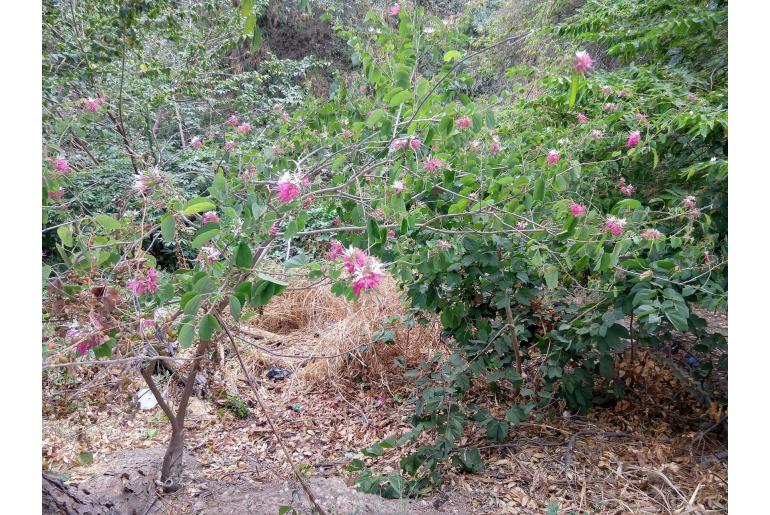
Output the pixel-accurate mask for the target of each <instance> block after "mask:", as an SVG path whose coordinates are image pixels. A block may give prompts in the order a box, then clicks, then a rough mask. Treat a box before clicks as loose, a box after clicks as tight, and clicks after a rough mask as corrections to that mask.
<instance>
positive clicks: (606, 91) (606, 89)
mask: <svg viewBox="0 0 770 515" xmlns="http://www.w3.org/2000/svg"><path fill="white" fill-rule="evenodd" d="M599 91H601V92H602V95H604V96H605V97H608V96H610V95H612V87H610V86H602V87H601V88H599Z"/></svg>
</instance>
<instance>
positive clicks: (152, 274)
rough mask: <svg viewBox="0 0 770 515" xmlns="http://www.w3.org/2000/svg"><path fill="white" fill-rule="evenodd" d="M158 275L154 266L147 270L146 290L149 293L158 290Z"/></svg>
mask: <svg viewBox="0 0 770 515" xmlns="http://www.w3.org/2000/svg"><path fill="white" fill-rule="evenodd" d="M158 275H159V274H158V271H157V270H155V269H154V268H150V269H149V270H147V279H146V284H147V290H148V291H149V292H150V293H155V292H156V291H158Z"/></svg>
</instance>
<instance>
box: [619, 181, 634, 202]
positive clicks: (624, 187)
mask: <svg viewBox="0 0 770 515" xmlns="http://www.w3.org/2000/svg"><path fill="white" fill-rule="evenodd" d="M618 189H620V192H621V193H622V194H623V195H625V196H626V197H630V196H631V195H633V194H634V191H636V188H634V187H633V186H632V185H631V184H626V180H625V179H624V178H623V177H621V178H620V181H619V182H618Z"/></svg>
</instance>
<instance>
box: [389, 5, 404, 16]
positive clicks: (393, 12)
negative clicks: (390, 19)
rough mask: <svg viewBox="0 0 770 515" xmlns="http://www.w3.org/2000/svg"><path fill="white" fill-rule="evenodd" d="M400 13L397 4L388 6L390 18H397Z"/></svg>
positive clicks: (399, 7)
mask: <svg viewBox="0 0 770 515" xmlns="http://www.w3.org/2000/svg"><path fill="white" fill-rule="evenodd" d="M400 12H401V6H400V5H399V4H393V5H391V6H390V15H391V16H398V13H400Z"/></svg>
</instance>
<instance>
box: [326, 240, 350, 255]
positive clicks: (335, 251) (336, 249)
mask: <svg viewBox="0 0 770 515" xmlns="http://www.w3.org/2000/svg"><path fill="white" fill-rule="evenodd" d="M344 253H345V246H344V245H343V244H342V243H340V242H339V241H337V240H332V241H331V243H330V245H329V252H328V253H327V254H326V258H327V259H337V258H338V257H340V256H342V255H343V254H344Z"/></svg>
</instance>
